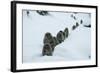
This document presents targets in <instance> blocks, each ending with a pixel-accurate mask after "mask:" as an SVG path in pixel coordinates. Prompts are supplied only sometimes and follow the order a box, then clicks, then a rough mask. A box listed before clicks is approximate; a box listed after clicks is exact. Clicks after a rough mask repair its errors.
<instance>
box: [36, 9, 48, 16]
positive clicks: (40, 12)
mask: <svg viewBox="0 0 100 73" xmlns="http://www.w3.org/2000/svg"><path fill="white" fill-rule="evenodd" d="M36 12H37V13H38V14H40V15H42V16H45V15H49V13H48V11H41V10H37V11H36Z"/></svg>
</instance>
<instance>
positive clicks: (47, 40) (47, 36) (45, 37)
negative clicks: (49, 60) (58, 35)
mask: <svg viewBox="0 0 100 73" xmlns="http://www.w3.org/2000/svg"><path fill="white" fill-rule="evenodd" d="M52 40H53V37H52V35H51V33H49V32H47V33H46V34H45V36H44V40H43V43H44V44H45V43H50V42H51V41H52Z"/></svg>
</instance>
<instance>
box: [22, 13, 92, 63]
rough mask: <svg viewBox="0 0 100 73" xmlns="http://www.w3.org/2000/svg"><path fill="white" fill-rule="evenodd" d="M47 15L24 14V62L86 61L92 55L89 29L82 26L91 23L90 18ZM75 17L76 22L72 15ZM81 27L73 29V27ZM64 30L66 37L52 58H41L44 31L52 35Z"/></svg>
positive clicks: (79, 14)
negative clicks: (66, 29)
mask: <svg viewBox="0 0 100 73" xmlns="http://www.w3.org/2000/svg"><path fill="white" fill-rule="evenodd" d="M49 13H50V15H48V16H41V15H39V14H38V13H36V11H29V15H27V13H26V11H23V62H24V63H30V62H47V61H61V60H63V61H64V60H65V61H68V60H83V59H84V60H86V59H87V60H88V59H89V58H90V56H91V28H87V27H84V26H83V25H88V24H91V23H90V22H91V21H90V20H91V18H90V16H89V14H86V13H77V14H74V13H65V12H49ZM72 14H74V15H75V17H76V18H77V20H75V19H73V18H72V17H71V15H72ZM81 19H82V20H83V24H80V25H79V27H77V28H76V29H75V30H72V26H73V25H75V24H76V22H78V23H80V20H81ZM66 27H68V29H69V32H70V34H69V37H68V38H67V39H66V40H65V41H64V42H63V43H61V44H59V45H57V46H56V48H55V50H54V54H53V56H42V55H41V54H42V48H43V38H44V35H45V33H46V32H50V33H51V34H52V35H53V36H56V34H57V33H58V32H59V31H60V30H62V31H63V30H64V29H65V28H66Z"/></svg>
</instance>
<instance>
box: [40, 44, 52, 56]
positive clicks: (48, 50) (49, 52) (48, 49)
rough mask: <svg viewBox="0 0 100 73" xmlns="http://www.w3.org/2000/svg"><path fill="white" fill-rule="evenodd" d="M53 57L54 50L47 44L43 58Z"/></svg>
mask: <svg viewBox="0 0 100 73" xmlns="http://www.w3.org/2000/svg"><path fill="white" fill-rule="evenodd" d="M45 55H47V56H52V48H51V45H50V44H49V43H45V44H44V46H43V50H42V56H45Z"/></svg>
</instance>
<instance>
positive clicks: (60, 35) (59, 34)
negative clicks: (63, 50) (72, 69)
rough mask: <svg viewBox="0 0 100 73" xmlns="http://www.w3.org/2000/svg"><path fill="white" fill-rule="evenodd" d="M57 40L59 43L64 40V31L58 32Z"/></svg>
mask: <svg viewBox="0 0 100 73" xmlns="http://www.w3.org/2000/svg"><path fill="white" fill-rule="evenodd" d="M57 40H58V41H59V43H62V42H63V41H64V34H63V31H59V32H58V33H57Z"/></svg>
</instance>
